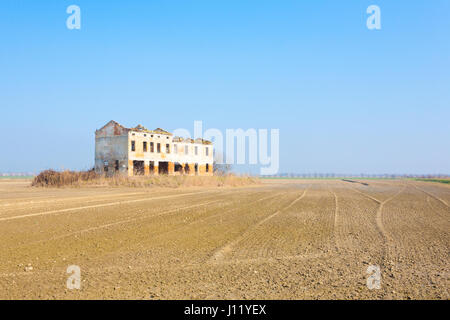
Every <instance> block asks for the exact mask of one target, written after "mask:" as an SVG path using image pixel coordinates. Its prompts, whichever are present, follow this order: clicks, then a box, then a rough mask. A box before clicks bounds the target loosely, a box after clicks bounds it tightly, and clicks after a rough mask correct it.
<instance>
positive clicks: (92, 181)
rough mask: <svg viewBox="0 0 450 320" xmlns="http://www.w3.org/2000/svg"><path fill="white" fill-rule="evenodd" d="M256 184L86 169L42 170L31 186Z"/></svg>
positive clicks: (232, 178)
mask: <svg viewBox="0 0 450 320" xmlns="http://www.w3.org/2000/svg"><path fill="white" fill-rule="evenodd" d="M257 183H259V179H257V178H253V177H249V176H236V175H234V174H225V175H214V176H187V175H178V176H167V175H160V176H137V177H127V176H124V175H114V176H104V175H100V174H97V173H95V171H94V170H89V171H61V172H59V171H54V170H45V171H43V172H41V173H40V174H39V175H38V176H36V177H35V178H34V180H33V182H32V184H31V185H32V186H34V187H81V186H86V185H91V186H112V187H121V186H122V187H167V188H179V187H225V186H230V187H237V186H245V185H251V184H257Z"/></svg>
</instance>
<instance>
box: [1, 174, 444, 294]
mask: <svg viewBox="0 0 450 320" xmlns="http://www.w3.org/2000/svg"><path fill="white" fill-rule="evenodd" d="M365 182H366V183H368V185H367V186H366V185H363V184H360V183H351V182H344V181H340V180H286V181H284V180H274V181H267V182H265V183H263V184H262V185H258V186H252V187H237V188H215V189H212V188H211V189H202V188H189V189H170V190H169V189H138V188H135V189H131V188H106V187H105V188H94V187H91V188H76V189H70V188H67V189H42V188H31V187H29V186H28V185H29V183H30V181H21V180H13V181H7V180H0V298H1V299H53V298H57V299H115V298H121V299H122V298H125V299H129V298H132V299H183V298H184V299H418V298H426V299H449V298H450V296H449V288H450V286H449V284H450V283H449V271H450V264H449V245H450V235H449V231H450V209H449V204H450V186H448V185H445V184H439V183H432V182H416V181H406V180H405V181H400V180H398V181H385V180H367V181H365ZM69 265H77V266H79V267H80V268H81V289H80V290H76V289H74V290H69V289H67V288H66V280H67V278H68V277H69V274H67V273H66V270H67V267H68V266H69ZM370 265H378V266H379V267H380V268H381V288H380V289H378V290H377V289H372V290H369V289H368V287H367V286H366V281H367V277H368V276H369V275H368V274H367V268H368V267H369V266H370Z"/></svg>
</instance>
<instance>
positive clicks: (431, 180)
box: [414, 179, 450, 184]
mask: <svg viewBox="0 0 450 320" xmlns="http://www.w3.org/2000/svg"><path fill="white" fill-rule="evenodd" d="M414 180H416V181H426V182H439V183H447V184H450V179H414Z"/></svg>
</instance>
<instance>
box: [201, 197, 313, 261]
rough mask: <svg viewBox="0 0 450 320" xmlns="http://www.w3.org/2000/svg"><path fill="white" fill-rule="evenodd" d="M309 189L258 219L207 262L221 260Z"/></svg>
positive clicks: (298, 199)
mask: <svg viewBox="0 0 450 320" xmlns="http://www.w3.org/2000/svg"><path fill="white" fill-rule="evenodd" d="M307 191H308V189H305V190H304V191H303V193H302V194H301V195H300V196H298V197H297V198H296V199H295V200H294V201H292V202H291V203H290V204H288V205H287V206H285V207H284V208H282V209H280V210H277V211H275V212H274V213H273V214H271V215H269V216H268V217H266V218H264V219H262V220H260V221H258V222H257V223H256V224H255V225H253V226H251V227H249V228H248V229H247V230H246V231H244V233H242V234H241V235H240V236H238V237H237V238H236V239H234V240H233V241H231V242H229V243H228V244H226V245H224V246H223V247H221V248H220V249H219V250H217V251H216V252H215V253H214V254H213V255H212V257H211V258H210V259H209V260H208V261H207V262H209V263H214V262H218V261H220V260H223V258H224V257H225V256H226V255H227V254H229V253H230V252H231V251H232V250H233V247H234V246H236V245H237V244H238V243H239V242H241V241H242V240H243V239H244V238H245V237H247V236H248V235H249V234H251V233H252V232H253V231H255V230H256V229H257V228H258V227H259V226H261V225H262V224H264V223H266V222H267V221H269V220H270V219H272V218H274V217H275V216H277V215H278V214H280V213H281V212H283V211H285V210H287V209H289V208H291V207H292V206H293V205H294V204H296V203H297V202H298V201H300V200H301V199H303V197H304V196H305V195H306V192H307Z"/></svg>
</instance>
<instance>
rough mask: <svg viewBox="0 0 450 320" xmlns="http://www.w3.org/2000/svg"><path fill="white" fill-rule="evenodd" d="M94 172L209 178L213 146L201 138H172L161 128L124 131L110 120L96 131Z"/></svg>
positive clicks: (122, 127)
mask: <svg viewBox="0 0 450 320" xmlns="http://www.w3.org/2000/svg"><path fill="white" fill-rule="evenodd" d="M95 171H96V172H97V173H105V174H107V175H112V174H116V173H122V174H125V175H128V176H136V175H158V174H168V175H177V174H180V175H181V174H188V175H212V174H213V145H212V143H211V142H210V141H206V140H203V139H196V140H193V139H183V138H180V137H173V135H172V134H171V133H170V132H167V131H165V130H163V129H160V128H157V129H155V130H147V129H146V128H144V127H143V126H141V125H138V126H137V127H135V128H125V127H124V126H122V125H120V124H119V123H117V122H115V121H110V122H108V123H107V124H106V125H105V126H103V127H102V128H101V129H99V130H97V131H95Z"/></svg>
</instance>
